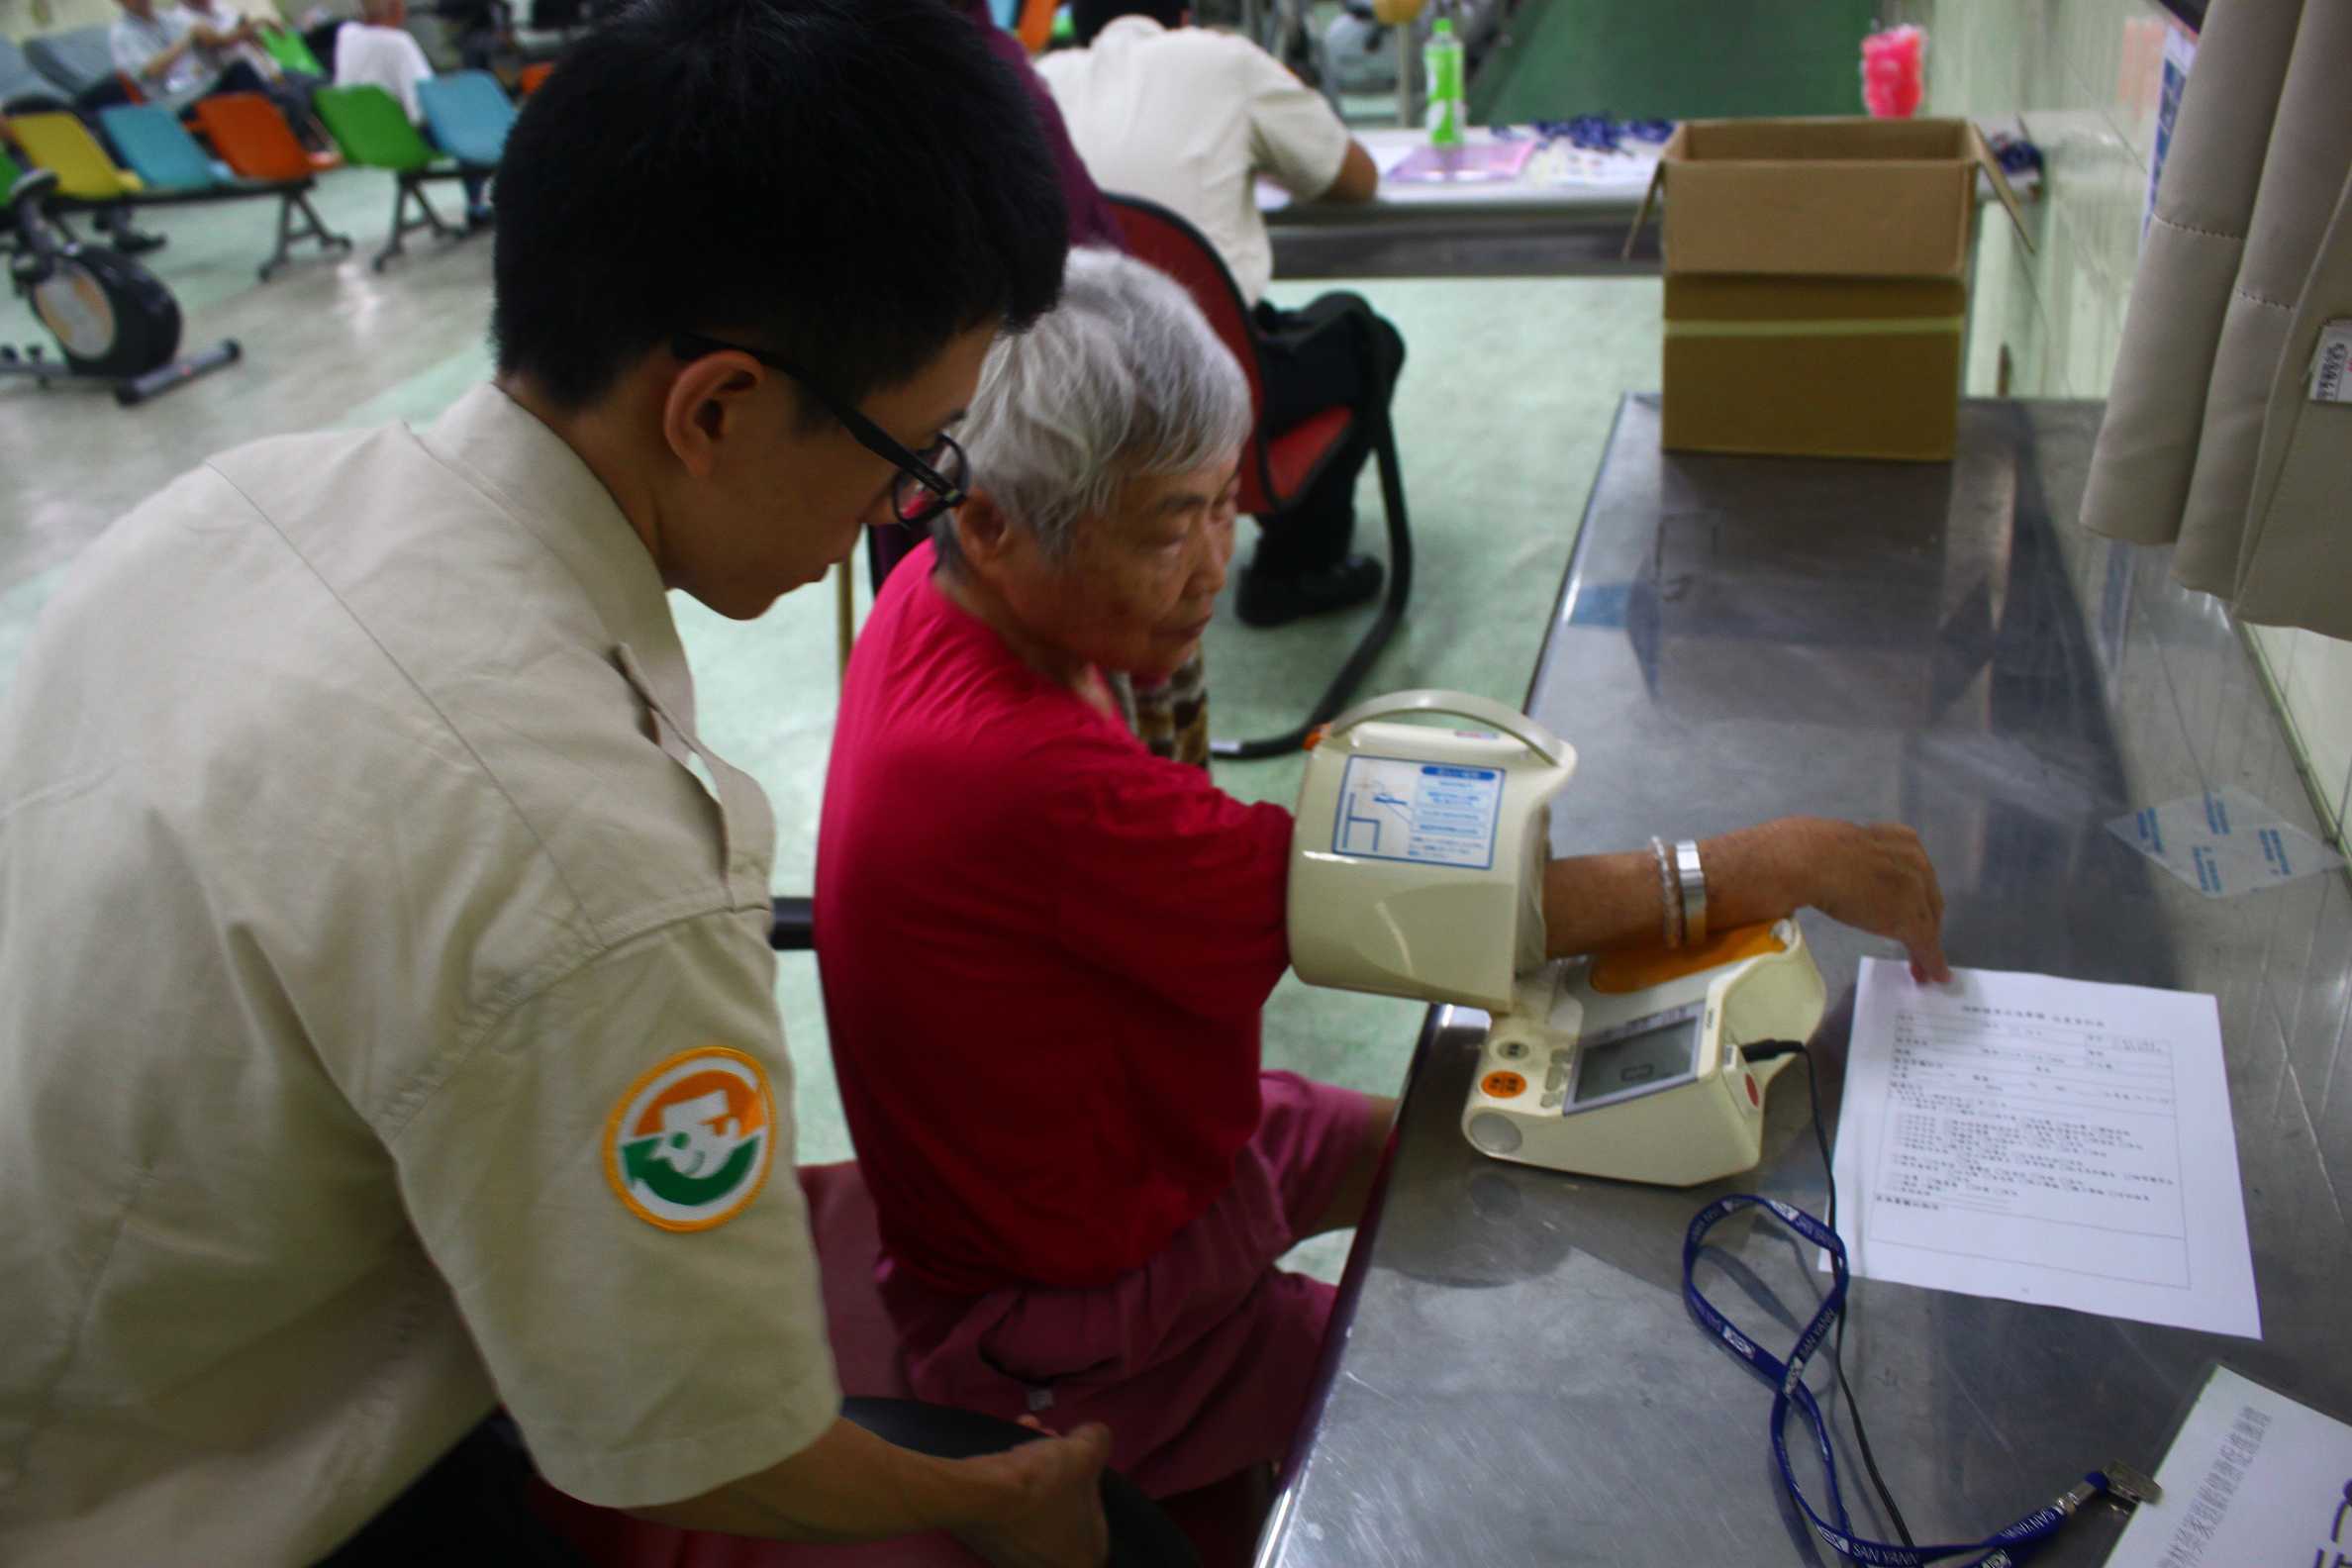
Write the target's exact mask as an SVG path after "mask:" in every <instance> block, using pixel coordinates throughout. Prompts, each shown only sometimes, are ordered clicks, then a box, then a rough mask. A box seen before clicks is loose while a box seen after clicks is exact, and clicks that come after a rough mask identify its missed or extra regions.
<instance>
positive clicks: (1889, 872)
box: [1788, 818, 1952, 981]
mask: <svg viewBox="0 0 2352 1568" xmlns="http://www.w3.org/2000/svg"><path fill="white" fill-rule="evenodd" d="M1788 826H1789V827H1790V828H1791V829H1792V830H1794V833H1795V834H1796V835H1797V836H1798V837H1799V841H1800V844H1801V847H1800V849H1799V853H1800V854H1801V855H1802V861H1801V865H1802V872H1801V875H1802V876H1803V878H1804V883H1803V885H1804V886H1805V888H1806V889H1807V891H1806V893H1805V895H1804V902H1805V903H1808V904H1811V905H1812V906H1813V908H1815V909H1817V910H1819V911H1820V912H1821V913H1822V914H1824V915H1826V916H1828V917H1829V918H1830V919H1831V920H1833V921H1837V922H1839V923H1840V924H1841V925H1846V926H1851V927H1853V928H1854V929H1856V930H1857V931H1869V932H1870V933H1871V934H1872V935H1874V936H1890V937H1893V938H1894V939H1895V940H1897V941H1899V942H1901V943H1903V945H1904V946H1905V947H1907V948H1909V949H1910V950H1911V978H1912V979H1914V980H1933V981H1944V980H1949V979H1951V978H1952V971H1951V966H1950V965H1948V964H1946V963H1945V962H1944V955H1943V889H1942V888H1940V887H1938V886H1937V885H1936V881H1935V867H1934V866H1933V865H1931V864H1929V863H1928V860H1927V851H1926V849H1925V848H1923V847H1922V846H1921V845H1920V843H1919V835H1918V834H1917V833H1913V832H1911V830H1910V829H1909V828H1906V827H1904V826H1903V825H1902V824H1901V823H1869V824H1862V823H1846V822H1830V821H1826V820H1823V819H1820V818H1801V819H1797V820H1795V821H1793V822H1792V823H1790V824H1789V825H1788Z"/></svg>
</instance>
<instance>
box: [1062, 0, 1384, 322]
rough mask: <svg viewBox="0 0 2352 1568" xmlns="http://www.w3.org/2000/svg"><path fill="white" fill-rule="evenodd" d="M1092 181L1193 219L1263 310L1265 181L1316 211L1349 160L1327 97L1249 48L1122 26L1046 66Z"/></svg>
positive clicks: (1180, 32) (1146, 24)
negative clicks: (1260, 184) (1261, 179)
mask: <svg viewBox="0 0 2352 1568" xmlns="http://www.w3.org/2000/svg"><path fill="white" fill-rule="evenodd" d="M1037 74H1038V75H1040V76H1042V77H1044V78H1045V84H1046V86H1048V87H1050V88H1051V89H1052V90H1053V101H1054V103H1055V104H1056V105H1057V106H1059V108H1060V109H1061V112H1062V119H1063V120H1064V121H1065V122H1067V123H1068V125H1069V128H1070V143H1071V145H1072V146H1073V147H1077V149H1078V155H1079V157H1081V158H1083V159H1084V160H1085V162H1086V171H1087V173H1089V174H1091V175H1093V176H1094V182H1095V183H1096V184H1097V185H1099V186H1101V187H1102V188H1103V189H1104V190H1105V191H1107V192H1109V193H1110V194H1112V195H1114V196H1140V197H1143V198H1144V199H1145V200H1147V201H1155V202H1157V203H1159V204H1160V205H1161V206H1163V207H1166V208H1169V209H1170V210H1172V211H1174V212H1175V213H1177V214H1179V215H1180V216H1182V217H1183V218H1185V219H1186V220H1188V221H1189V222H1190V223H1191V224H1192V226H1193V227H1194V228H1196V229H1198V230H1200V231H1201V233H1202V234H1204V235H1206V236H1207V237H1208V239H1209V243H1210V244H1211V245H1215V246H1217V253H1218V254H1219V255H1221V256H1223V257H1225V266H1226V267H1227V269H1229V270H1230V271H1231V272H1232V274H1233V282H1234V283H1235V284H1236V285H1237V286H1238V287H1239V288H1240V290H1241V297H1242V298H1243V299H1244V300H1247V301H1248V302H1249V303H1250V304H1252V305H1254V304H1256V303H1257V301H1258V297H1259V296H1260V295H1262V294H1264V293H1265V292H1266V284H1267V282H1268V281H1269V280H1270V279H1271V278H1272V277H1273V276H1274V245H1273V242H1272V241H1271V240H1269V239H1268V238H1267V235H1266V220H1265V218H1264V217H1263V216H1262V215H1261V214H1260V213H1259V212H1258V207H1257V177H1258V176H1259V175H1260V174H1264V175H1266V176H1268V177H1270V178H1271V179H1273V180H1274V181H1275V183H1277V184H1279V185H1281V186H1282V187H1283V188H1284V189H1286V190H1288V191H1291V192H1292V193H1294V194H1296V195H1298V196H1301V197H1304V198H1306V199H1307V200H1310V201H1312V200H1314V199H1315V198H1316V197H1318V196H1321V195H1322V194H1323V192H1324V191H1327V190H1329V189H1330V188H1331V182H1332V181H1333V180H1335V179H1337V178H1338V177H1339V168H1340V165H1341V164H1342V163H1344V162H1346V160H1347V144H1348V136H1347V127H1346V125H1345V124H1344V123H1342V122H1341V121H1340V119H1339V116H1338V115H1337V114H1335V113H1333V112H1332V109H1331V106H1330V104H1329V103H1327V102H1325V101H1324V99H1323V94H1321V93H1319V92H1317V91H1316V90H1315V89H1314V88H1312V87H1309V86H1308V85H1306V84H1305V83H1304V82H1302V81H1300V80H1299V78H1298V77H1296V76H1294V75H1292V74H1291V73H1290V72H1289V71H1288V70H1286V69H1285V68H1284V67H1283V65H1282V62H1281V61H1279V60H1277V59H1276V58H1275V57H1274V56H1273V55H1271V54H1269V53H1267V52H1266V51H1265V50H1264V49H1259V48H1258V47H1257V46H1256V45H1254V44H1252V43H1250V42H1249V41H1248V40H1246V39H1241V38H1235V37H1233V36H1232V35H1231V34H1227V33H1212V32H1210V31H1208V30H1207V29H1206V28H1193V27H1186V28H1177V29H1174V30H1173V31H1171V30H1169V29H1167V28H1163V27H1161V26H1160V25H1159V24H1158V23H1157V22H1154V21H1153V20H1152V19H1151V18H1149V17H1143V16H1124V17H1121V18H1120V19H1119V20H1118V21H1116V22H1113V23H1112V24H1111V25H1110V26H1109V27H1106V28H1104V29H1103V31H1102V32H1100V33H1098V34H1096V35H1095V41H1094V43H1093V44H1092V45H1091V46H1090V47H1088V48H1086V49H1062V50H1056V51H1055V52H1053V53H1050V54H1047V55H1045V56H1044V57H1043V58H1041V59H1039V60H1038V61H1037Z"/></svg>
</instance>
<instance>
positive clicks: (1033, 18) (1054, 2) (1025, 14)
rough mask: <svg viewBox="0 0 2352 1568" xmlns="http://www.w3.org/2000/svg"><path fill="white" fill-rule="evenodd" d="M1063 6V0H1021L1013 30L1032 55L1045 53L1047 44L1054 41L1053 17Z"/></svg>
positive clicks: (1023, 46)
mask: <svg viewBox="0 0 2352 1568" xmlns="http://www.w3.org/2000/svg"><path fill="white" fill-rule="evenodd" d="M1061 8H1062V0H1021V9H1020V11H1019V13H1018V14H1017V16H1016V18H1015V20H1014V23H1013V31H1014V32H1015V33H1016V34H1017V35H1019V36H1020V39H1021V46H1022V48H1024V49H1028V50H1029V53H1030V54H1031V55H1037V54H1042V53H1044V52H1045V46H1046V45H1048V44H1050V43H1052V42H1053V18H1054V16H1055V14H1056V13H1058V12H1059V11H1060V10H1061Z"/></svg>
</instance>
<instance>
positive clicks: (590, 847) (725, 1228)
mask: <svg viewBox="0 0 2352 1568" xmlns="http://www.w3.org/2000/svg"><path fill="white" fill-rule="evenodd" d="M772 849H773V825H772V819H771V818H770V816H769V813H768V808H767V805H766V802H765V801H764V799H763V798H762V797H761V795H760V792H759V790H758V787H757V786H756V785H755V784H754V783H752V781H751V780H750V779H749V778H748V777H747V776H745V775H743V774H741V773H738V772H736V771H735V769H733V768H731V767H729V766H728V765H727V764H726V763H725V762H724V761H723V760H721V759H720V758H718V757H716V756H713V755H711V754H710V752H709V751H708V750H707V749H706V748H704V747H703V746H702V745H701V744H700V742H699V741H698V740H697V739H696V738H695V735H694V705H693V688H692V685H691V682H690V681H689V679H688V675H687V670H686V664H685V659H684V655H683V651H682V650H681V648H680V646H679V644H678V639H677V635H676V631H675V629H674V627H673V625H672V623H671V620H670V617H669V611H668V605H667V602H666V599H665V596H664V594H663V591H662V588H661V584H660V582H659V580H658V578H657V576H656V573H655V570H654V566H653V563H652V561H651V558H650V557H649V555H648V554H647V552H646V550H645V549H644V547H643V545H642V544H641V543H640V542H639V541H638V539H637V536H636V535H635V534H634V533H633V532H632V531H631V529H630V527H629V525H628V523H627V521H626V520H625V519H624V518H623V516H622V514H621V513H620V511H619V509H618V508H617V507H616V506H615V505H614V503H613V501H612V499H611V497H610V496H609V494H608V493H607V492H606V491H605V490H604V488H603V487H602V486H601V485H600V484H599V483H598V482H597V480H596V479H595V477H594V476H593V475H592V474H591V473H590V472H589V470H588V468H587V467H586V466H585V465H584V464H583V463H582V462H581V461H580V460H579V458H578V457H577V456H576V455H574V454H573V452H572V451H571V449H570V448H569V447H568V446H567V445H565V444H564V443H563V442H562V441H560V440H558V439H557V438H556V437H555V436H554V435H553V434H552V433H551V432H550V431H548V430H547V429H546V428H545V427H544V426H543V425H541V424H539V422H538V421H537V420H535V419H534V418H533V417H532V416H531V415H529V414H528V413H526V412H525V411H524V410H523V409H521V408H520V407H519V406H517V405H516V404H514V403H513V402H511V401H510V400H509V399H507V398H506V397H505V396H504V395H503V394H502V393H500V392H498V391H497V390H496V389H494V388H489V387H483V388H479V389H477V390H475V391H474V392H472V393H470V394H468V395H467V396H466V397H465V398H464V399H463V400H462V401H461V402H460V403H459V404H458V405H457V406H456V407H455V408H454V409H452V410H451V411H450V412H449V414H448V415H447V416H445V417H444V418H443V419H442V420H441V421H440V423H438V424H437V425H435V426H434V427H433V428H432V429H431V430H429V431H425V432H422V433H412V432H411V431H409V430H407V429H405V428H393V429H387V430H379V431H373V432H367V433H361V434H355V435H333V436H305V437H294V438H287V439H284V440H278V441H263V442H260V443H258V444H256V445H252V446H247V447H244V448H242V449H240V450H237V451H233V452H230V453H228V454H226V455H225V456H222V457H219V458H217V459H215V460H214V461H212V462H210V463H208V464H206V465H205V466H203V467H201V468H198V469H196V470H195V471H193V472H191V473H189V474H187V475H185V476H183V477H182V478H180V479H179V480H177V481H175V482H174V483H173V484H172V485H171V486H170V487H169V488H167V489H166V490H164V491H163V492H161V493H160V494H158V495H157V496H155V497H154V498H153V499H151V500H150V501H148V502H147V503H146V504H145V505H143V506H142V507H140V508H139V509H138V510H137V511H135V512H134V513H132V514H131V515H130V516H129V517H128V518H126V519H125V520H123V521H122V522H121V523H119V524H118V525H116V526H115V527H114V528H113V529H112V530H110V531H109V532H108V533H107V534H106V535H105V536H104V537H103V538H102V539H100V540H99V541H98V542H97V543H95V544H94V545H93V546H91V548H90V549H89V550H88V551H87V552H86V553H85V556H84V558H83V559H82V560H81V561H80V562H78V563H77V565H76V567H75V569H74V571H73V572H72V573H71V575H70V577H69V579H68V581H67V582H66V584H65V585H64V586H63V587H61V588H60V590H59V592H58V594H57V597H56V598H55V600H54V601H53V602H52V604H51V605H50V607H49V611H48V613H47V614H46V615H45V616H44V618H43V620H42V623H41V625H40V627H39V629H38V630H37V631H36V633H35V634H34V637H33V640H32V643H31V646H30V647H29V649H28V651H27V653H26V655H25V658H24V661H23V664H22V667H21V669H20V672H19V674H18V676H17V678H16V683H15V686H14V688H13V690H12V691H11V692H10V694H9V705H8V710H7V714H6V718H5V721H4V722H0V1208H4V1210H5V1212H6V1213H7V1215H8V1217H9V1220H8V1224H7V1225H0V1278H5V1279H6V1280H7V1281H8V1285H7V1288H6V1289H5V1290H0V1346H5V1347H6V1348H5V1353H4V1354H0V1561H10V1562H15V1561H24V1562H44V1563H48V1562H78V1561H106V1562H133V1561H154V1560H158V1553H161V1554H163V1555H166V1556H168V1557H169V1558H170V1559H172V1560H174V1561H184V1562H251V1563H264V1562H293V1561H302V1560H307V1559H310V1558H313V1557H316V1556H318V1555H320V1554H321V1553H323V1552H325V1551H327V1550H329V1549H331V1548H332V1547H334V1546H335V1545H336V1544H337V1543H338V1542H339V1541H341V1540H343V1539H344V1538H346V1537H347V1536H348V1535H349V1534H351V1533H352V1532H353V1531H354V1530H356V1529H357V1528H358V1527H359V1526H360V1525H361V1524H362V1523H364V1522H365V1521H366V1520H367V1519H369V1518H371V1517H372V1516H373V1515H374V1514H375V1513H377V1512H378V1511H379V1510H380V1509H381V1508H383V1506H384V1505H385V1504H386V1503H388V1502H389V1501H390V1500H391V1499H392V1498H393V1497H394V1496H396V1495H397V1494H398V1493H399V1492H400V1491H401V1489H402V1488H403V1487H405V1486H406V1485H407V1484H408V1483H409V1482H410V1481H412V1480H413V1479H415V1478H416V1477H417V1476H418V1475H419V1474H421V1473H422V1472H423V1471H424V1470H425V1469H426V1468H427V1467H428V1466H429V1465H430V1464H431V1463H432V1461H433V1460H434V1459H435V1458H436V1457H437V1456H438V1455H439V1454H441V1452H443V1451H445V1450H446V1449H447V1447H448V1446H449V1445H450V1444H451V1443H452V1442H453V1441H454V1440H455V1439H456V1438H457V1437H459V1436H460V1435H461V1434H462V1433H463V1432H464V1431H465V1430H466V1429H467V1428H468V1427H469V1426H471V1425H472V1424H473V1423H475V1422H476V1421H480V1420H481V1419H482V1418H483V1417H484V1416H485V1415H487V1414H488V1413H489V1412H490V1410H491V1409H492V1408H493V1406H494V1405H496V1404H501V1403H503V1404H504V1405H505V1406H506V1407H507V1409H508V1410H509V1411H510V1412H511V1413H512V1414H513V1415H514V1417H515V1418H516V1420H517V1421H519V1422H520V1424H521V1426H522V1428H523V1431H524V1434H525V1437H526V1438H527V1440H528V1441H529V1442H530V1444H531V1447H532V1451H533V1454H534V1457H535V1458H536V1459H537V1460H538V1462H539V1466H540V1468H541V1469H542V1470H543V1471H544V1473H545V1474H546V1475H547V1476H548V1478H549V1479H550V1480H552V1481H553V1482H554V1483H555V1484H556V1485H558V1486H560V1487H562V1488H564V1489H565V1490H567V1491H569V1492H571V1493H573V1494H575V1495H576V1496H579V1497H581V1498H584V1499H587V1500H588V1501H591V1502H595V1503H602V1504H607V1505H614V1506H634V1505H644V1504H650V1503H658V1502H666V1501H672V1500H676V1499H679V1498H683V1497H687V1496H691V1495H693V1494H695V1493H698V1492H702V1491H705V1490H708V1489H710V1488H712V1487H715V1486H718V1485H721V1484H723V1483H725V1482H728V1481H730V1480H733V1479H735V1478H737V1477H740V1476H743V1475H747V1474H749V1473H751V1472H753V1471H756V1470H759V1469H762V1468H765V1467H767V1466H769V1465H772V1464H774V1463H776V1462H777V1461H779V1460H781V1459H783V1458H785V1457H786V1456H788V1455H790V1454H792V1453H794V1452H796V1451H798V1450H799V1449H800V1448H802V1447H804V1446H806V1445H807V1444H808V1443H809V1442H810V1441H812V1440H813V1439H814V1438H815V1437H816V1436H817V1435H818V1434H819V1433H820V1432H821V1431H823V1430H824V1429H825V1427H826V1426H827V1425H828V1424H829V1423H830V1422H831V1421H833V1418H834V1415H835V1413H836V1410H837V1408H838V1391H837V1389H836V1386H835V1383H834V1379H833V1365H832V1360H831V1357H830V1354H829V1352H828V1350H827V1342H826V1337H825V1329H824V1323H823V1317H822V1310H821V1308H820V1305H819V1298H818V1289H817V1277H816V1268H815V1262H814V1258H813V1254H812V1251H811V1247H810V1241H809V1232H808V1223H807V1217H806V1214H805V1212H804V1209H803V1206H802V1202H801V1197H800V1190H799V1188H798V1186H797V1184H796V1183H795V1181H794V1179H793V1171H792V1166H793V1130H792V1126H791V1121H790V1117H791V1103H792V1092H791V1069H790V1066H789V1064H788V1063H787V1061H786V1058H785V1054H784V1044H783V1039H782V1035H781V1032H780V1028H779V1024H778V1020H777V1016H776V1010H775V1004H774V1000H773V992H772V986H773V958H772V955H771V953H770V952H769V950H768V947H767V943H766V940H765V932H766V928H767V923H768V872H769V861H770V857H771V853H772Z"/></svg>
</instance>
